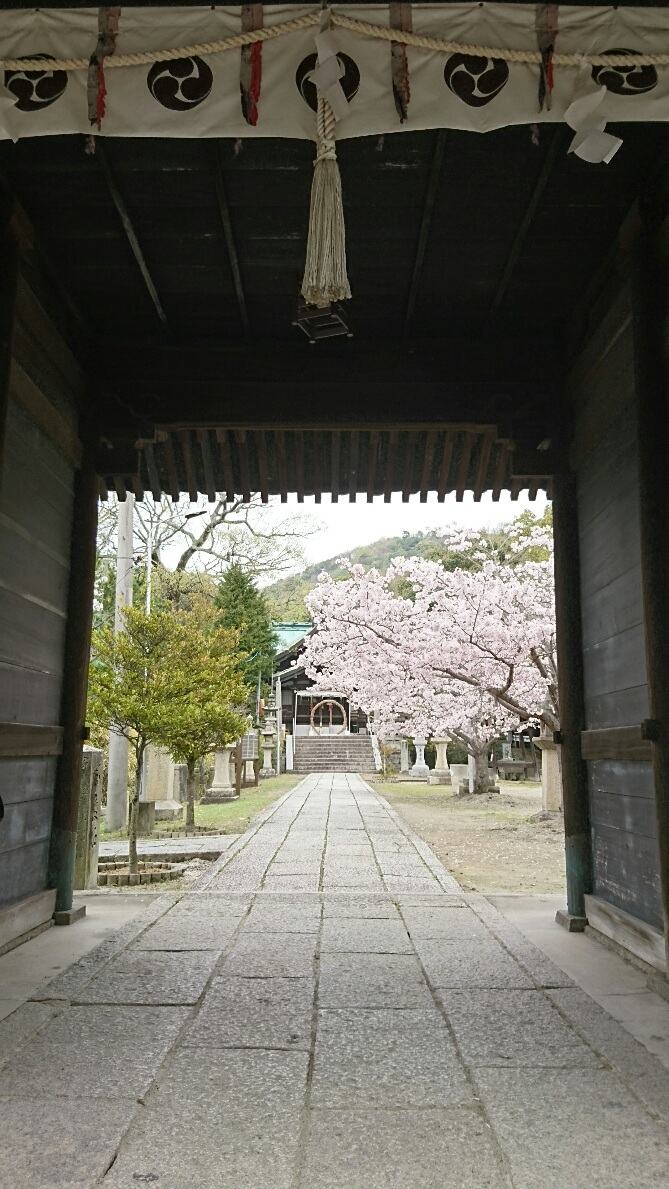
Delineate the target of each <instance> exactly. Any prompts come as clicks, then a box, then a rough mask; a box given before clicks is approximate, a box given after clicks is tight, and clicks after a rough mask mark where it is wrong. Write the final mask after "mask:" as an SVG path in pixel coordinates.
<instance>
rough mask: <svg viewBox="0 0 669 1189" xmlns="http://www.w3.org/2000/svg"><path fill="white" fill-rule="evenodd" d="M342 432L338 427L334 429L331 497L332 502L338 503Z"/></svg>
mask: <svg viewBox="0 0 669 1189" xmlns="http://www.w3.org/2000/svg"><path fill="white" fill-rule="evenodd" d="M340 436H341V435H340V433H339V430H338V429H333V431H332V470H331V476H332V479H331V486H330V497H331V499H332V503H333V504H336V503H337V502H338V500H339V443H340Z"/></svg>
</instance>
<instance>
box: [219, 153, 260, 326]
mask: <svg viewBox="0 0 669 1189" xmlns="http://www.w3.org/2000/svg"><path fill="white" fill-rule="evenodd" d="M210 163H211V173H212V178H213V181H214V193H215V195H216V205H217V207H218V213H219V215H220V217H221V223H222V225H223V235H224V236H225V246H226V248H227V252H228V260H229V262H230V272H231V273H232V281H233V284H234V286H235V293H236V295H237V305H238V307H239V317H240V319H241V323H242V330H243V331H244V337H245V338H247V339H250V337H251V324H250V322H249V316H248V311H247V308H246V297H245V295H244V285H243V283H242V274H241V270H240V267H239V256H238V254H237V245H236V243H235V236H234V232H233V229H232V220H231V218H230V206H229V204H228V196H227V194H226V190H225V182H224V181H223V169H222V166H221V154H220V150H219V147H218V145H216V144H212V145H211V146H210Z"/></svg>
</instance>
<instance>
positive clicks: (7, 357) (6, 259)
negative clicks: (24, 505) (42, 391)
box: [0, 196, 19, 484]
mask: <svg viewBox="0 0 669 1189" xmlns="http://www.w3.org/2000/svg"><path fill="white" fill-rule="evenodd" d="M13 205H14V204H13V202H12V200H11V199H10V198H9V197H8V196H2V197H1V198H0V227H1V228H2V230H1V231H0V484H2V464H3V460H4V456H5V434H6V429H7V410H8V407H9V371H10V368H11V363H12V331H13V328H14V310H15V306H16V286H17V281H18V272H19V250H18V245H17V243H16V239H15V238H14V235H13V233H12V231H11V229H10V226H9V220H10V218H11V214H12V210H13Z"/></svg>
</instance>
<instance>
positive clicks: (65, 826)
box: [48, 443, 98, 924]
mask: <svg viewBox="0 0 669 1189" xmlns="http://www.w3.org/2000/svg"><path fill="white" fill-rule="evenodd" d="M97 524H98V478H97V475H96V472H95V468H94V465H93V451H92V448H91V445H90V443H86V445H85V449H84V458H83V461H82V465H81V469H80V470H79V471H78V472H77V474H76V477H75V488H74V510H73V517H72V539H71V547H70V585H69V591H68V597H67V628H66V633H65V657H64V664H63V687H62V695H61V720H60V721H61V724H62V727H63V752H62V755H61V756H60V758H59V761H58V767H57V770H56V785H55V791H54V806H53V819H52V825H51V847H50V852H49V871H48V883H49V887H51V888H55V889H56V921H57V923H59V924H69V923H70V920H71V919H72V917H71V915H70V914H71V910H72V890H73V887H74V858H75V844H76V837H77V814H78V806H79V785H80V780H81V761H82V751H83V729H84V720H85V714H86V691H87V685H88V664H89V657H90V647H91V629H92V624H93V588H94V582H95V541H96V533H97ZM59 914H62V915H61V916H60V917H59Z"/></svg>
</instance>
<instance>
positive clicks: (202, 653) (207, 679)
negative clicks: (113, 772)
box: [88, 607, 237, 874]
mask: <svg viewBox="0 0 669 1189" xmlns="http://www.w3.org/2000/svg"><path fill="white" fill-rule="evenodd" d="M124 615H125V631H123V632H121V633H119V634H118V635H117V636H114V632H113V629H112V627H111V626H110V625H105V626H104V627H102V628H100V629H99V631H97V632H95V633H94V636H93V649H92V651H93V659H92V662H91V669H90V680H89V695H88V716H89V718H90V721H91V722H92V723H95V724H99V725H100V726H109V725H111V726H112V728H113V729H114V730H115V731H117V732H118V734H120V735H123V736H125V738H126V739H128V740H129V742H130V744H131V746H132V748H133V750H134V752H135V759H136V773H135V787H134V791H133V794H132V797H131V800H130V820H129V825H128V840H129V847H128V851H129V869H130V872H131V873H132V874H136V872H137V818H138V806H139V793H140V786H141V776H142V761H143V759H144V753H145V751H146V748H147V745H148V744H149V743H156V744H158V745H162V746H164V747H167V748H168V749H170V750H172V746H173V741H174V739H175V737H179V738H182V737H183V735H182V727H181V723H182V720H184V719H185V718H186V717H187V716H188V714H189V713H194V711H193V709H192V708H193V707H194V706H204V705H207V704H211V703H212V701H213V700H214V699H215V698H217V697H218V696H219V695H218V691H217V689H215V686H216V682H217V680H218V679H219V678H220V667H219V666H218V664H217V662H216V660H215V658H214V657H213V656H212V654H213V653H215V652H216V648H217V646H216V645H213V644H212V642H211V640H210V637H208V636H207V634H206V632H205V631H203V629H202V626H201V624H200V622H198V619H197V617H196V616H194V615H188V614H184V613H177V614H175V613H173V612H169V611H161V612H158V613H157V614H155V615H147V614H146V612H144V611H142V610H140V609H139V608H137V607H129V608H127V609H126V610H125V611H124ZM236 690H237V685H236V684H235V685H234V687H232V692H233V693H234V692H235V691H236ZM225 692H227V691H224V692H223V693H221V695H220V698H221V701H222V700H223V698H224V697H225Z"/></svg>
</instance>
